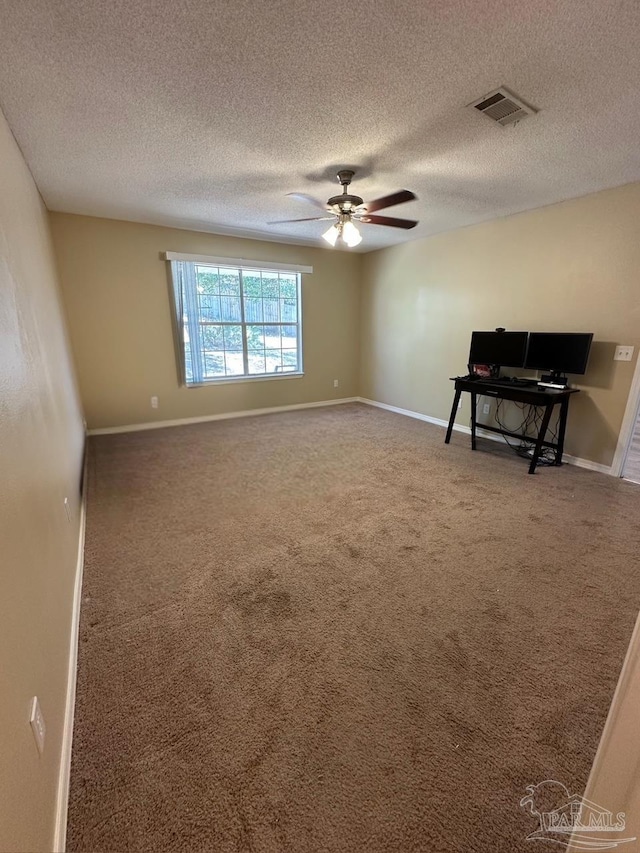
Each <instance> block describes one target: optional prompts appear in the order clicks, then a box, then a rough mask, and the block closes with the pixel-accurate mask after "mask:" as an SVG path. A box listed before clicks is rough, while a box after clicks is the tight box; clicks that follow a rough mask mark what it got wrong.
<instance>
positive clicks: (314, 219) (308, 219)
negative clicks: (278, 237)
mask: <svg viewBox="0 0 640 853" xmlns="http://www.w3.org/2000/svg"><path fill="white" fill-rule="evenodd" d="M324 219H326V220H329V219H335V216H307V217H305V218H304V219H276V220H275V221H274V222H267V225H284V224H285V223H287V222H322V221H323V220H324Z"/></svg>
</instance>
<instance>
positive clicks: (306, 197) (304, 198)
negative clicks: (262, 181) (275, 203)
mask: <svg viewBox="0 0 640 853" xmlns="http://www.w3.org/2000/svg"><path fill="white" fill-rule="evenodd" d="M287 195H288V196H289V198H295V199H297V201H308V202H309V204H313V205H315V206H316V207H319V208H320V210H326V209H327V205H326V204H324V203H323V202H321V201H318V199H317V198H314V197H313V196H312V195H307V194H306V193H287Z"/></svg>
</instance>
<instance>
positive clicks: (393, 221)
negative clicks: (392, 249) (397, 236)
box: [359, 214, 418, 228]
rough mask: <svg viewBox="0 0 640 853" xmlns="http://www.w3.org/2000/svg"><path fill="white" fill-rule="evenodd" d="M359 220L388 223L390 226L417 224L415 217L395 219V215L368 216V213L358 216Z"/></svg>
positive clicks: (406, 226) (413, 225) (381, 223)
mask: <svg viewBox="0 0 640 853" xmlns="http://www.w3.org/2000/svg"><path fill="white" fill-rule="evenodd" d="M359 221H360V222H365V223H369V224H370V225H390V226H391V228H415V227H416V225H417V224H418V223H417V222H416V221H415V219H397V218H396V217H395V216H369V215H368V214H365V215H364V216H361V217H359Z"/></svg>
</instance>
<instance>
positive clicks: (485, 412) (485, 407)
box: [482, 403, 491, 415]
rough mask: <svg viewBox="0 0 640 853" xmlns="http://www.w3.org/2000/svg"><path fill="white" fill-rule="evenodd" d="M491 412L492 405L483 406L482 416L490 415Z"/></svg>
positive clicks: (485, 404)
mask: <svg viewBox="0 0 640 853" xmlns="http://www.w3.org/2000/svg"><path fill="white" fill-rule="evenodd" d="M490 411H491V403H484V405H483V406H482V414H483V415H488V414H489V412H490Z"/></svg>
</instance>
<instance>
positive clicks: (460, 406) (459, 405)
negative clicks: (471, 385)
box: [458, 400, 462, 409]
mask: <svg viewBox="0 0 640 853" xmlns="http://www.w3.org/2000/svg"><path fill="white" fill-rule="evenodd" d="M458 408H459V409H461V408H462V400H458Z"/></svg>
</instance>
